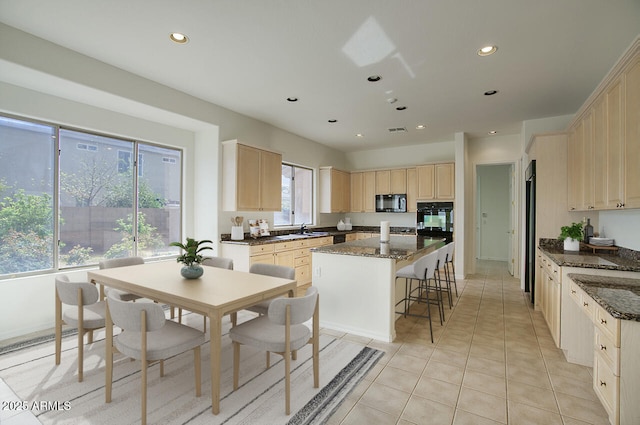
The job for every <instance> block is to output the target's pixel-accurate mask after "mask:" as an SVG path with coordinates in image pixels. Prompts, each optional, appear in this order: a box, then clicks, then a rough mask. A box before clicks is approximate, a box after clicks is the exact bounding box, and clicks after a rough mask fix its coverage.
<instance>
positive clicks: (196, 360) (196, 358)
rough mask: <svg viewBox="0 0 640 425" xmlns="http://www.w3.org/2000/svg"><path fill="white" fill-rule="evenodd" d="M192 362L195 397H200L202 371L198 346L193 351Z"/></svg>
mask: <svg viewBox="0 0 640 425" xmlns="http://www.w3.org/2000/svg"><path fill="white" fill-rule="evenodd" d="M193 361H194V363H195V365H194V369H195V370H196V397H200V396H201V395H202V371H201V364H200V346H199V345H198V346H197V347H196V348H194V349H193Z"/></svg>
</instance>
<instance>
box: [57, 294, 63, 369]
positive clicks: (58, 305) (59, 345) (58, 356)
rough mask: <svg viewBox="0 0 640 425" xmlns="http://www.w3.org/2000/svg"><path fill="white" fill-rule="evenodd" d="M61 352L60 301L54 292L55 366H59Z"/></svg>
mask: <svg viewBox="0 0 640 425" xmlns="http://www.w3.org/2000/svg"><path fill="white" fill-rule="evenodd" d="M61 352H62V301H61V300H60V297H59V296H58V292H57V291H56V365H59V364H60V354H61Z"/></svg>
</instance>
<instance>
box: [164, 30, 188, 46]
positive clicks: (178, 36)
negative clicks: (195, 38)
mask: <svg viewBox="0 0 640 425" xmlns="http://www.w3.org/2000/svg"><path fill="white" fill-rule="evenodd" d="M169 38H170V39H171V41H173V42H174V43H178V44H186V43H188V42H189V37H187V36H186V35H184V34H182V33H180V32H172V33H171V34H169Z"/></svg>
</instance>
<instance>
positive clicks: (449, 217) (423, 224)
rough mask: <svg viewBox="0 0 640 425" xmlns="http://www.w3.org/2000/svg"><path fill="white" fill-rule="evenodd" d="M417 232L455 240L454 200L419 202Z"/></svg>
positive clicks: (450, 240) (447, 241) (449, 240)
mask: <svg viewBox="0 0 640 425" xmlns="http://www.w3.org/2000/svg"><path fill="white" fill-rule="evenodd" d="M417 214H418V215H417V217H416V233H417V234H418V235H421V236H430V237H432V238H445V239H446V243H449V242H453V202H418V213H417Z"/></svg>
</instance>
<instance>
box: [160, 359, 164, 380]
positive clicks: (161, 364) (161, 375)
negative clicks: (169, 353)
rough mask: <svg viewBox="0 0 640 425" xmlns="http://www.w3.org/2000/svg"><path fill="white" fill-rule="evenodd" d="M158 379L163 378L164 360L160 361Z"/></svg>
mask: <svg viewBox="0 0 640 425" xmlns="http://www.w3.org/2000/svg"><path fill="white" fill-rule="evenodd" d="M160 377H161V378H163V377H164V360H160Z"/></svg>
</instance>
